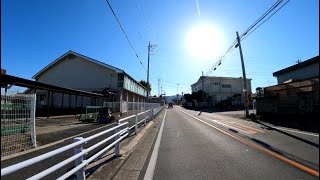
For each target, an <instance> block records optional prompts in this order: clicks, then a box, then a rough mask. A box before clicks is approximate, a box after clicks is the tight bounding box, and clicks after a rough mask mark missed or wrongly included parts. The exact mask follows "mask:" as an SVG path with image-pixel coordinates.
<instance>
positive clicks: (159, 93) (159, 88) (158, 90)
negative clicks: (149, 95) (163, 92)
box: [158, 79, 160, 97]
mask: <svg viewBox="0 0 320 180" xmlns="http://www.w3.org/2000/svg"><path fill="white" fill-rule="evenodd" d="M158 97H160V79H158Z"/></svg>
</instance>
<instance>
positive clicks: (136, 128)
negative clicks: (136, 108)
mask: <svg viewBox="0 0 320 180" xmlns="http://www.w3.org/2000/svg"><path fill="white" fill-rule="evenodd" d="M134 128H135V129H134V131H135V133H136V134H137V132H138V114H136V124H135V127H134Z"/></svg>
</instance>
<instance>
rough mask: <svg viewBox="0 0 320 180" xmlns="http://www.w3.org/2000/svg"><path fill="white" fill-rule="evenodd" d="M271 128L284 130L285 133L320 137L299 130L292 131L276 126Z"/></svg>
mask: <svg viewBox="0 0 320 180" xmlns="http://www.w3.org/2000/svg"><path fill="white" fill-rule="evenodd" d="M271 127H272V128H274V129H280V130H284V131H289V132H294V133H300V134H305V135H309V136H316V137H319V134H313V133H308V132H303V131H297V130H292V129H287V128H279V127H275V126H271Z"/></svg>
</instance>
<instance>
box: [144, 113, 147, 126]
mask: <svg viewBox="0 0 320 180" xmlns="http://www.w3.org/2000/svg"><path fill="white" fill-rule="evenodd" d="M146 124H147V111H145V112H144V126H146Z"/></svg>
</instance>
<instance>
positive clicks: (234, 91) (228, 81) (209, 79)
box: [191, 76, 252, 104]
mask: <svg viewBox="0 0 320 180" xmlns="http://www.w3.org/2000/svg"><path fill="white" fill-rule="evenodd" d="M246 86H247V89H246V90H247V91H248V96H249V98H250V96H251V94H252V91H251V79H249V78H247V84H246ZM199 90H203V91H204V92H205V93H206V96H207V97H206V101H210V102H219V101H221V100H227V99H229V98H232V97H239V98H238V103H239V104H243V102H244V91H245V89H244V86H243V79H242V78H241V77H240V78H233V77H218V76H201V77H200V78H199V79H198V81H197V82H196V83H194V84H192V85H191V91H192V92H198V91H199Z"/></svg>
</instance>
